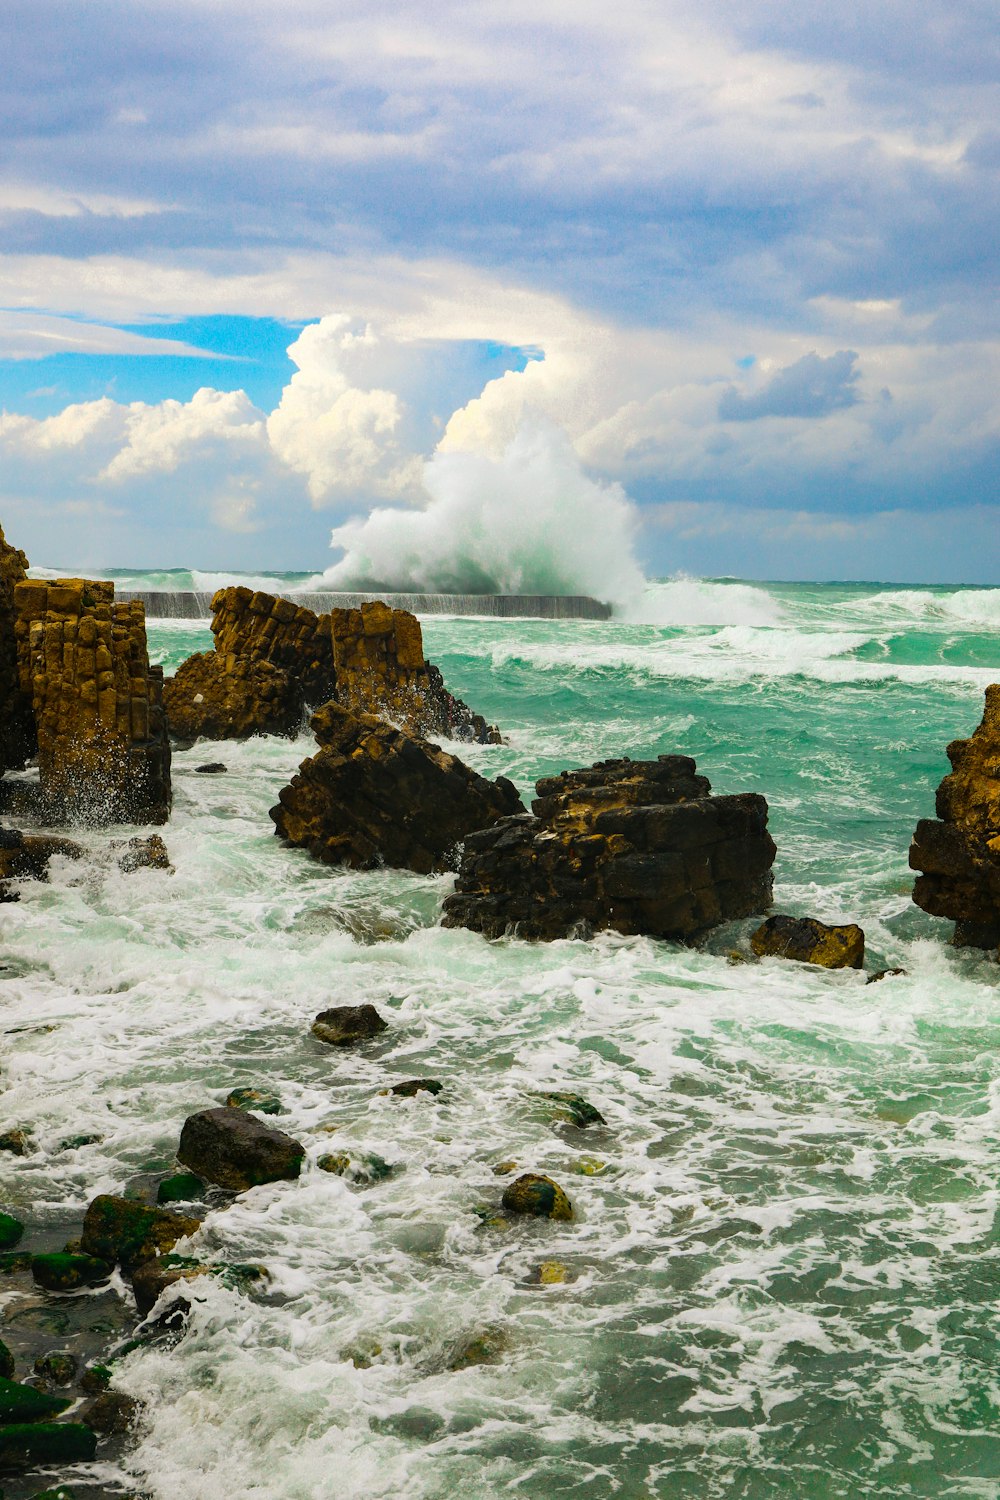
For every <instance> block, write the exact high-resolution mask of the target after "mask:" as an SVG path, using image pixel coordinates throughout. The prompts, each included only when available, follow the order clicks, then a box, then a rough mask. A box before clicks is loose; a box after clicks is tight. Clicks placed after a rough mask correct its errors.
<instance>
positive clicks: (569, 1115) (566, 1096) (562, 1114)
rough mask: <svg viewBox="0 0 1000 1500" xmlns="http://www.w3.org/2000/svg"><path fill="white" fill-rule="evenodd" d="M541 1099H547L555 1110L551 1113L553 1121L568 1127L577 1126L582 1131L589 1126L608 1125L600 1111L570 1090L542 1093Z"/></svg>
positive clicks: (539, 1096)
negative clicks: (561, 1122)
mask: <svg viewBox="0 0 1000 1500" xmlns="http://www.w3.org/2000/svg"><path fill="white" fill-rule="evenodd" d="M538 1098H539V1099H546V1100H548V1101H549V1102H550V1103H551V1104H553V1105H554V1106H555V1108H554V1109H553V1110H552V1111H551V1117H552V1119H553V1120H562V1121H564V1122H565V1123H566V1124H567V1125H576V1126H578V1127H579V1128H580V1129H581V1130H583V1129H586V1127H587V1126H588V1125H606V1124H607V1123H608V1122H607V1120H605V1118H604V1116H603V1115H602V1114H601V1112H600V1110H599V1109H595V1108H594V1106H593V1105H592V1104H588V1103H587V1101H586V1099H584V1098H582V1097H581V1095H579V1094H574V1093H572V1092H571V1091H569V1090H564V1089H557V1090H555V1092H552V1093H540V1094H539V1095H538Z"/></svg>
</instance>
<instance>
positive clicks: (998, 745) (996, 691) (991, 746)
mask: <svg viewBox="0 0 1000 1500" xmlns="http://www.w3.org/2000/svg"><path fill="white" fill-rule="evenodd" d="M947 754H948V759H949V760H950V761H951V767H952V769H951V773H950V774H949V775H948V776H946V777H945V778H944V780H943V781H942V782H941V785H940V786H939V787H938V790H937V807H936V811H937V818H936V819H934V818H923V819H922V820H921V821H920V822H919V823H918V824H917V828H916V832H915V833H914V835H913V842H912V844H911V845H910V866H911V868H912V869H914V870H918V871H920V872H921V873H920V874H919V875H918V877H917V880H916V883H915V884H914V887H913V899H914V901H915V902H916V903H917V905H918V906H919V907H922V909H923V910H924V911H926V912H930V914H931V916H934V917H948V918H950V920H951V921H953V922H954V923H955V943H956V944H958V945H959V946H963V947H973V948H996V947H997V946H998V945H1000V683H993V684H992V685H991V686H990V687H988V688H987V689H986V706H985V710H984V712H983V718H982V722H981V723H980V724H979V726H978V728H977V729H976V730H975V732H974V733H973V734H972V736H971V738H970V739H967V740H954V741H953V742H952V743H951V744H950V745H949V746H948V751H947Z"/></svg>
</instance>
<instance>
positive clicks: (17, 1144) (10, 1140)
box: [0, 1126, 31, 1156]
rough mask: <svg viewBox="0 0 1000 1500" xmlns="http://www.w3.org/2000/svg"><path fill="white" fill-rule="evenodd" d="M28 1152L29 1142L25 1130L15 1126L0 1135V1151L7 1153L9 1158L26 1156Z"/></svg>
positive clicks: (29, 1148)
mask: <svg viewBox="0 0 1000 1500" xmlns="http://www.w3.org/2000/svg"><path fill="white" fill-rule="evenodd" d="M30 1150H31V1140H30V1137H29V1135H28V1132H27V1131H26V1130H19V1129H18V1128H17V1127H16V1126H15V1127H14V1129H13V1130H4V1131H3V1132H2V1133H0V1151H8V1152H9V1153H10V1155H11V1156H27V1155H28V1152H29V1151H30Z"/></svg>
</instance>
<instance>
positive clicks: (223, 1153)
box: [177, 1106, 305, 1193]
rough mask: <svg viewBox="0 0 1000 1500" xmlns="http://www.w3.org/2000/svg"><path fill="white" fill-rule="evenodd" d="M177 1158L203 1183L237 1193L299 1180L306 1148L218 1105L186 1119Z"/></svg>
mask: <svg viewBox="0 0 1000 1500" xmlns="http://www.w3.org/2000/svg"><path fill="white" fill-rule="evenodd" d="M177 1155H178V1158H179V1160H180V1161H181V1162H182V1163H183V1165H184V1166H186V1167H190V1168H191V1170H192V1172H197V1173H198V1175H199V1176H200V1177H204V1178H205V1179H206V1181H208V1182H215V1183H218V1185H219V1186H220V1187H224V1188H230V1189H232V1190H233V1191H234V1192H238V1193H239V1192H244V1191H245V1190H246V1189H247V1188H252V1187H257V1186H259V1185H260V1184H261V1183H264V1182H279V1181H282V1180H285V1179H290V1178H296V1177H298V1175H299V1170H300V1168H301V1165H302V1158H303V1156H304V1155H305V1149H304V1148H303V1147H302V1146H301V1145H300V1144H299V1142H298V1141H296V1140H293V1139H292V1137H291V1136H290V1135H285V1133H284V1131H282V1130H272V1129H270V1128H269V1127H268V1126H266V1125H262V1124H261V1122H260V1121H259V1120H257V1119H255V1118H254V1116H253V1115H251V1114H247V1113H246V1112H245V1111H244V1110H242V1109H229V1108H227V1107H225V1106H223V1108H221V1109H205V1110H202V1111H201V1112H200V1114H195V1115H189V1116H188V1118H187V1119H186V1120H185V1121H184V1128H183V1129H182V1131H181V1140H180V1146H179V1147H178V1150H177Z"/></svg>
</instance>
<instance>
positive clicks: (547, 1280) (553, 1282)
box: [530, 1260, 569, 1286]
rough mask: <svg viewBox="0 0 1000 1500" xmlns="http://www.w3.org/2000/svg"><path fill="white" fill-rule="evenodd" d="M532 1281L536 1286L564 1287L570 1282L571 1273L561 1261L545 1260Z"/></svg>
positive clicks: (532, 1276) (535, 1270)
mask: <svg viewBox="0 0 1000 1500" xmlns="http://www.w3.org/2000/svg"><path fill="white" fill-rule="evenodd" d="M530 1279H531V1281H532V1282H533V1283H534V1285H535V1286H562V1285H563V1284H564V1283H565V1282H567V1281H568V1280H569V1271H568V1270H567V1268H566V1267H565V1266H564V1265H563V1263H562V1261H561V1260H543V1261H541V1262H540V1263H539V1264H538V1265H537V1266H536V1267H535V1269H534V1272H533V1273H532V1275H531V1278H530Z"/></svg>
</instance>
